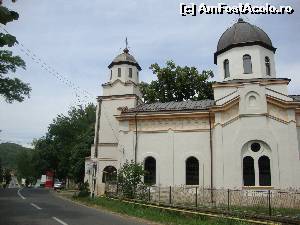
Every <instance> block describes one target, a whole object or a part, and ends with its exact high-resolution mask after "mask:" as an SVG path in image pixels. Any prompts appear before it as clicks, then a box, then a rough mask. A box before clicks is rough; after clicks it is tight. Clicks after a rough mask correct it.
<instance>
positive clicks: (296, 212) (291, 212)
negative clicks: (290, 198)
mask: <svg viewBox="0 0 300 225" xmlns="http://www.w3.org/2000/svg"><path fill="white" fill-rule="evenodd" d="M230 210H231V211H237V212H247V213H254V214H261V215H269V208H267V207H262V206H252V207H251V206H248V207H247V206H232V207H230ZM271 215H272V216H289V217H298V218H300V209H293V208H272V209H271Z"/></svg>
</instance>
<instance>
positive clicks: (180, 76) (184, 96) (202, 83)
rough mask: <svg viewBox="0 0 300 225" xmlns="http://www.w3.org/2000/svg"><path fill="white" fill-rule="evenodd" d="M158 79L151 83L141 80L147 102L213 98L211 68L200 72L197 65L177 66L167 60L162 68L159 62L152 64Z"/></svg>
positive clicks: (151, 67)
mask: <svg viewBox="0 0 300 225" xmlns="http://www.w3.org/2000/svg"><path fill="white" fill-rule="evenodd" d="M150 69H151V70H152V72H153V74H155V75H156V76H157V80H154V81H152V82H151V83H150V84H148V83H145V82H141V84H140V89H141V92H142V95H143V98H144V101H145V102H147V103H152V102H158V101H159V102H169V101H186V100H203V99H213V90H212V82H211V81H208V80H209V79H210V78H213V76H214V75H213V72H212V71H211V70H208V71H206V70H204V71H202V73H199V72H198V70H197V68H195V67H187V66H185V67H180V66H176V65H175V63H174V62H173V61H167V62H166V67H164V68H161V67H160V66H159V65H158V64H157V63H155V64H152V65H151V66H150Z"/></svg>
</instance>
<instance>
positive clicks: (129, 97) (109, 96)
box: [97, 94, 140, 101]
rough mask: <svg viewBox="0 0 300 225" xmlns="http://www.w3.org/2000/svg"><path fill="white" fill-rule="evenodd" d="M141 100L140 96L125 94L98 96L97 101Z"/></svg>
mask: <svg viewBox="0 0 300 225" xmlns="http://www.w3.org/2000/svg"><path fill="white" fill-rule="evenodd" d="M132 98H136V99H140V97H139V96H137V95H136V94H125V95H105V96H98V97H97V100H98V101H102V100H114V99H132Z"/></svg>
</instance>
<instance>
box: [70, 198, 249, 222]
mask: <svg viewBox="0 0 300 225" xmlns="http://www.w3.org/2000/svg"><path fill="white" fill-rule="evenodd" d="M72 199H73V200H75V201H79V202H82V203H84V204H86V205H89V206H98V207H101V208H104V209H108V210H110V211H113V212H117V213H120V214H125V215H128V216H134V217H138V218H143V219H146V220H150V221H154V222H159V223H163V224H174V225H175V224H176V225H177V224H184V225H196V224H197V225H199V224H200V225H213V224H214V225H219V224H224V225H238V224H239V225H241V224H250V223H246V222H243V221H234V220H229V219H225V218H210V217H207V216H202V215H199V216H198V215H186V214H182V213H178V212H171V211H167V210H161V209H156V208H148V207H145V206H140V205H134V204H130V203H126V202H122V201H120V200H112V199H108V198H105V197H96V198H94V199H92V198H90V197H73V198H72Z"/></svg>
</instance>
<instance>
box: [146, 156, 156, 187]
mask: <svg viewBox="0 0 300 225" xmlns="http://www.w3.org/2000/svg"><path fill="white" fill-rule="evenodd" d="M144 169H145V172H146V174H145V176H144V183H145V184H148V185H153V184H155V183H156V160H155V159H154V158H153V157H152V156H149V157H147V158H146V159H145V163H144Z"/></svg>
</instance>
